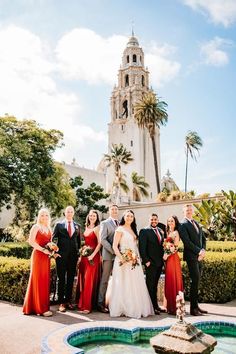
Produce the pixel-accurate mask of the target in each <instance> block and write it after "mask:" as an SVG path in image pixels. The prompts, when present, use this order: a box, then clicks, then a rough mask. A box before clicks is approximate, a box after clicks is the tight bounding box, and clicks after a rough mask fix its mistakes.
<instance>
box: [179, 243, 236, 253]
mask: <svg viewBox="0 0 236 354" xmlns="http://www.w3.org/2000/svg"><path fill="white" fill-rule="evenodd" d="M206 245H207V248H206V250H207V251H210V252H232V251H236V242H234V241H207V243H206ZM179 252H183V243H182V241H180V244H179Z"/></svg>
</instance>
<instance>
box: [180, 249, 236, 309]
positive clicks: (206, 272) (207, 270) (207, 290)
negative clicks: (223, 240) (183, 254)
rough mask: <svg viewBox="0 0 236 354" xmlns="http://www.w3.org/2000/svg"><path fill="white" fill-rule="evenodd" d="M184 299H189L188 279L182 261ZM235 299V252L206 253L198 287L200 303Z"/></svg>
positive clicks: (184, 264)
mask: <svg viewBox="0 0 236 354" xmlns="http://www.w3.org/2000/svg"><path fill="white" fill-rule="evenodd" d="M182 272H183V279H184V289H185V298H186V299H189V288H190V279H189V272H188V269H187V265H186V263H185V262H183V261H182ZM235 298H236V251H232V252H228V253H223V252H207V255H206V259H205V260H204V261H203V263H202V276H201V281H200V287H199V300H200V301H201V302H210V303H212V302H213V303H225V302H227V301H231V300H233V299H235Z"/></svg>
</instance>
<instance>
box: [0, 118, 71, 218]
mask: <svg viewBox="0 0 236 354" xmlns="http://www.w3.org/2000/svg"><path fill="white" fill-rule="evenodd" d="M62 139H63V134H62V133H61V132H60V131H59V130H55V129H50V130H46V129H43V128H41V127H40V126H39V125H38V124H37V123H36V122H35V121H34V120H18V119H16V118H15V117H12V116H7V115H6V116H5V117H0V208H1V207H2V206H3V205H5V206H7V207H10V206H11V204H12V203H14V205H15V206H16V215H18V216H20V215H19V214H21V211H22V210H23V209H24V214H26V215H25V217H26V218H28V219H29V220H33V219H34V217H35V215H36V213H37V211H38V209H39V208H40V207H41V206H47V207H49V209H50V210H51V212H52V213H53V214H58V213H59V212H60V211H61V210H62V209H63V208H64V207H65V206H66V205H68V204H74V203H75V197H74V192H73V190H72V188H71V186H70V184H69V176H68V174H67V173H66V171H65V170H64V168H63V166H62V165H60V164H58V163H55V162H54V160H53V157H52V155H53V153H54V151H55V150H56V149H57V148H59V147H61V146H62Z"/></svg>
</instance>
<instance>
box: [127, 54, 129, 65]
mask: <svg viewBox="0 0 236 354" xmlns="http://www.w3.org/2000/svg"><path fill="white" fill-rule="evenodd" d="M126 62H127V63H129V55H127V57H126Z"/></svg>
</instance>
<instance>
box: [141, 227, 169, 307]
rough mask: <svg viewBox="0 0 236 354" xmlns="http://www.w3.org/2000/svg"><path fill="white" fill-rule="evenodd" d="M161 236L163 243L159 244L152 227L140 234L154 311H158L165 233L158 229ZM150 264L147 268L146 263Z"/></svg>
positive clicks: (142, 256)
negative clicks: (158, 289) (158, 287)
mask: <svg viewBox="0 0 236 354" xmlns="http://www.w3.org/2000/svg"><path fill="white" fill-rule="evenodd" d="M158 231H159V234H160V235H161V242H159V240H158V237H157V235H156V233H155V231H154V230H153V229H152V228H151V227H147V228H145V229H142V230H141V231H140V233H139V251H140V255H141V258H142V262H143V264H144V265H145V269H146V283H147V288H148V291H149V294H150V297H151V300H152V304H153V307H154V309H158V307H159V306H158V304H157V285H158V281H159V278H160V275H161V272H162V268H163V263H164V262H163V254H164V250H163V240H164V233H163V231H162V230H161V229H160V228H158ZM148 262H150V263H151V264H150V266H149V267H147V266H146V263H148Z"/></svg>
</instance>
